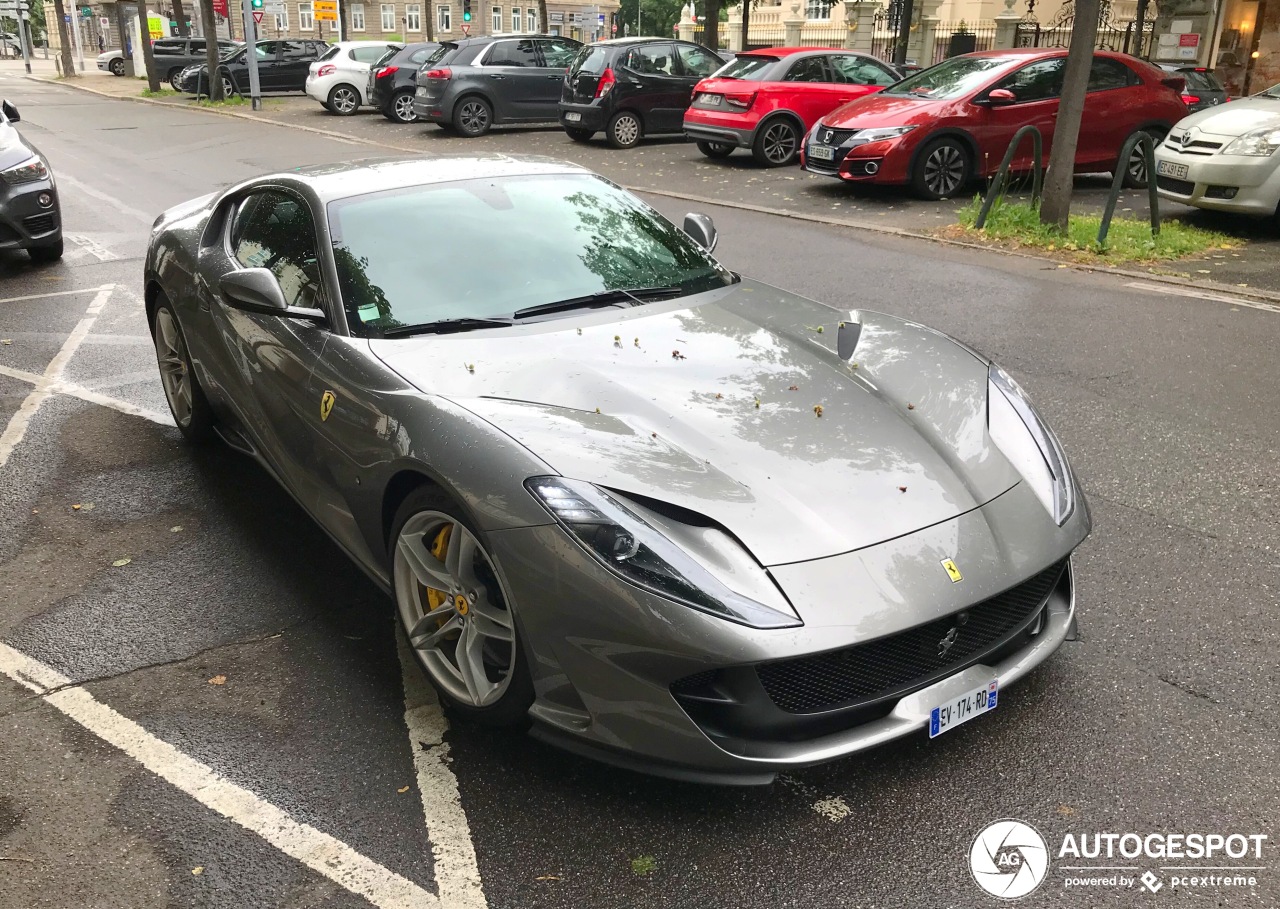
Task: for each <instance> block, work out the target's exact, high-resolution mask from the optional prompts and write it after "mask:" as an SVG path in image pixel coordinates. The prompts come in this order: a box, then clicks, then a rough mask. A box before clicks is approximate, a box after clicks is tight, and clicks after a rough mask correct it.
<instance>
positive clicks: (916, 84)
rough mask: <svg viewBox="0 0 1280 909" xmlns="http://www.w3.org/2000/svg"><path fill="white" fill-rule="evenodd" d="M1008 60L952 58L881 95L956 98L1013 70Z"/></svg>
mask: <svg viewBox="0 0 1280 909" xmlns="http://www.w3.org/2000/svg"><path fill="white" fill-rule="evenodd" d="M1015 62H1017V61H1015V60H1012V59H1010V58H1009V57H953V58H952V59H950V60H945V61H943V62H942V63H939V64H938V65H937V66H931V67H929V69H926V70H924V71H922V72H918V73H916V74H915V75H914V76H908V77H907V78H905V79H903V80H902V81H901V82H899V83H898V84H897V85H893V86H891V87H889V88H886V89H885V90H884V91H883V92H881V94H884V95H909V96H912V97H919V98H928V99H930V100H938V99H943V98H959V97H961V96H962V95H967V94H968V93H969V92H972V91H977V90H978V89H979V88H981V87H982V86H983V85H984V84H985V83H986V82H987V80H988V79H989V78H990V77H991V76H992V75H993V74H995V73H996V72H997V71H998V70H1002V69H1006V68H1008V67H1010V66H1012V65H1013V64H1014V63H1015Z"/></svg>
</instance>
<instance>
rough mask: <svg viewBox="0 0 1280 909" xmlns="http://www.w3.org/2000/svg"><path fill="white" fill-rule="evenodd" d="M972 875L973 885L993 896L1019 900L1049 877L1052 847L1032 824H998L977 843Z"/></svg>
mask: <svg viewBox="0 0 1280 909" xmlns="http://www.w3.org/2000/svg"><path fill="white" fill-rule="evenodd" d="M969 871H970V872H971V873H972V874H973V880H974V882H975V883H977V885H978V886H979V887H981V888H982V889H983V890H985V891H986V892H987V893H990V894H991V895H992V896H997V897H999V898H1000V899H1003V900H1016V899H1020V898H1021V897H1024V896H1026V895H1027V894H1028V893H1030V892H1031V891H1033V890H1035V889H1036V888H1037V887H1039V886H1040V884H1041V882H1042V881H1044V879H1045V876H1046V875H1047V874H1048V873H1049V847H1048V846H1047V845H1046V844H1045V841H1044V837H1042V836H1041V835H1040V834H1039V833H1038V832H1037V831H1036V829H1035V828H1034V827H1032V826H1031V825H1030V824H1024V823H1023V822H1022V821H1015V820H1009V819H1005V820H1002V821H996V822H995V823H994V824H990V825H988V826H987V827H986V828H985V829H984V830H983V831H982V832H981V833H979V834H978V836H977V838H976V839H974V841H973V846H972V848H970V849H969Z"/></svg>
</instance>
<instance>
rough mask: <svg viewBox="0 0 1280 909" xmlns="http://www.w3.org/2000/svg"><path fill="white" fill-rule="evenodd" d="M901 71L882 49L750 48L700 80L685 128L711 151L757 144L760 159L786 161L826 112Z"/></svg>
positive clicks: (769, 163)
mask: <svg viewBox="0 0 1280 909" xmlns="http://www.w3.org/2000/svg"><path fill="white" fill-rule="evenodd" d="M900 78H901V76H899V75H898V74H897V73H896V72H894V70H893V69H892V67H889V66H886V65H885V64H883V63H881V62H880V61H879V60H877V59H875V58H874V57H868V56H866V55H864V54H854V53H847V52H845V51H836V50H832V49H831V48H829V47H821V48H818V47H770V48H765V49H763V50H754V51H746V52H744V53H741V54H738V55H737V57H736V58H735V59H734V61H733V62H732V63H730V64H729V65H728V66H726V67H724V69H721V70H720V71H719V72H717V73H716V74H715V75H713V76H710V77H708V78H706V79H703V80H702V81H701V82H699V83H698V84H697V86H695V87H694V90H693V105H692V106H691V107H690V108H689V109H688V110H687V111H686V112H685V115H684V132H685V135H687V136H689V137H690V138H691V139H696V140H697V142H698V150H699V151H701V152H702V153H703V154H704V155H706V156H707V157H709V158H723V157H726V156H727V155H730V154H732V153H733V150H734V149H735V148H749V149H751V154H753V155H754V156H755V159H756V161H758V162H759V163H761V164H763V165H765V166H766V167H781V166H782V165H784V164H790V163H792V162H793V161H795V159H796V155H797V154H798V153H799V150H800V140H801V139H802V138H803V136H804V134H805V133H806V132H808V130H809V127H811V126H812V125H813V124H814V123H815V122H816V121H817V119H818V118H819V117H821V116H822V115H823V114H827V113H830V112H831V111H833V110H835V109H836V108H837V107H839V106H840V105H842V104H846V103H848V102H849V101H853V100H855V99H856V98H861V97H863V96H864V95H868V94H870V93H871V92H878V91H880V89H882V88H884V87H885V86H886V85H892V84H893V83H895V82H897V81H898V80H899V79H900Z"/></svg>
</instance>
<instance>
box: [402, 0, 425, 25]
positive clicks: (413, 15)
mask: <svg viewBox="0 0 1280 909" xmlns="http://www.w3.org/2000/svg"><path fill="white" fill-rule="evenodd" d="M404 22H405V26H404V27H405V30H406V31H411V32H420V31H422V4H420V3H410V4H409V5H408V6H406V7H405V8H404Z"/></svg>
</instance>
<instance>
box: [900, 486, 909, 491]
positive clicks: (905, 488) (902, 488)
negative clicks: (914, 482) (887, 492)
mask: <svg viewBox="0 0 1280 909" xmlns="http://www.w3.org/2000/svg"><path fill="white" fill-rule="evenodd" d="M906 491H907V487H905V486H899V487H898V492H906Z"/></svg>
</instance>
